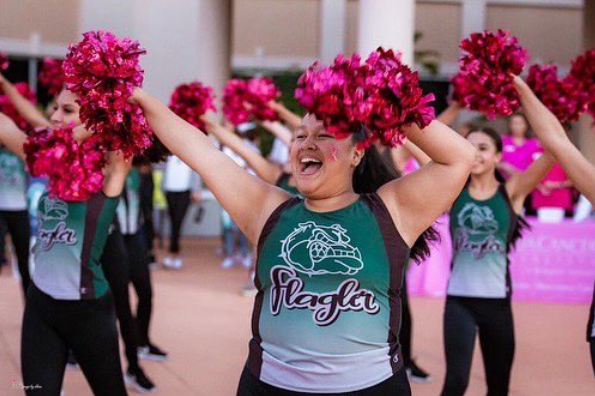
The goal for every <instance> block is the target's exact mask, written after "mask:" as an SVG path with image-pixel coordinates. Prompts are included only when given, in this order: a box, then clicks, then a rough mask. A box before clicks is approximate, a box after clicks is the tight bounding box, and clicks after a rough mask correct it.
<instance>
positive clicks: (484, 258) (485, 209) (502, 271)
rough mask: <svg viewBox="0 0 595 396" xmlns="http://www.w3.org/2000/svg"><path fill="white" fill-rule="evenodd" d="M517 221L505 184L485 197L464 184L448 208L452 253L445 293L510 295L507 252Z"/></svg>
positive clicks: (497, 296) (451, 294)
mask: <svg viewBox="0 0 595 396" xmlns="http://www.w3.org/2000/svg"><path fill="white" fill-rule="evenodd" d="M518 222H519V217H518V215H517V214H516V213H515V212H514V210H513V209H512V206H511V204H510V200H509V198H508V193H507V192H506V189H505V187H504V184H500V186H499V187H498V191H497V192H496V194H494V195H493V196H492V197H490V198H488V199H485V200H477V199H475V198H473V197H471V195H470V194H469V188H468V187H465V189H464V190H463V191H462V192H461V194H460V195H459V197H458V198H457V199H456V201H455V203H454V204H453V207H452V209H451V211H450V233H451V237H452V246H453V257H452V272H451V274H450V278H449V281H448V295H450V296H462V297H480V298H507V297H509V296H510V293H511V283H510V274H509V272H508V266H509V262H508V252H509V244H510V241H511V239H512V235H513V233H514V231H515V230H516V228H517V227H518Z"/></svg>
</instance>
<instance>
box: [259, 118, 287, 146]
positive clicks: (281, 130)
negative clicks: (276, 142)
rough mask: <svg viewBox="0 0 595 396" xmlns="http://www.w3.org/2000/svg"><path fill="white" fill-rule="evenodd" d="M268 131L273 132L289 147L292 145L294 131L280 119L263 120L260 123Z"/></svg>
mask: <svg viewBox="0 0 595 396" xmlns="http://www.w3.org/2000/svg"><path fill="white" fill-rule="evenodd" d="M260 125H262V126H263V127H264V128H265V129H266V130H267V131H269V132H271V133H272V134H273V135H274V136H275V137H276V138H278V139H280V140H281V141H282V142H283V143H285V145H286V146H287V147H289V146H290V145H291V139H292V138H293V133H292V132H291V131H290V130H289V129H288V128H287V127H286V126H285V125H283V124H281V123H280V122H279V121H263V122H261V123H260Z"/></svg>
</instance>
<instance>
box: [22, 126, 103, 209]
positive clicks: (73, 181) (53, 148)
mask: <svg viewBox="0 0 595 396" xmlns="http://www.w3.org/2000/svg"><path fill="white" fill-rule="evenodd" d="M23 148H24V150H25V153H26V154H27V166H28V168H29V171H30V172H31V174H32V175H34V176H42V177H43V176H46V177H47V178H48V179H49V183H48V190H49V192H50V195H51V196H53V197H58V198H60V199H62V200H65V201H71V202H78V201H86V200H87V199H89V197H90V196H91V195H93V194H95V193H97V192H99V191H101V189H102V187H103V171H102V169H103V167H104V166H105V163H106V162H105V155H104V150H103V149H101V147H100V143H99V142H98V136H97V135H95V136H93V137H91V138H90V139H88V140H87V141H86V142H84V143H83V144H81V145H79V144H78V143H77V142H76V141H75V140H74V136H73V133H72V128H68V127H67V128H56V129H52V128H41V129H37V130H35V131H34V132H32V133H31V134H29V136H28V138H27V141H26V142H25V145H24V146H23Z"/></svg>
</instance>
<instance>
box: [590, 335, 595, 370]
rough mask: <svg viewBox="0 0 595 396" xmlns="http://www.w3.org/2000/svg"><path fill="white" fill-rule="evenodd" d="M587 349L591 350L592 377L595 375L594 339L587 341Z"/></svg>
mask: <svg viewBox="0 0 595 396" xmlns="http://www.w3.org/2000/svg"><path fill="white" fill-rule="evenodd" d="M589 348H590V350H591V366H593V375H595V338H594V339H592V340H591V341H589Z"/></svg>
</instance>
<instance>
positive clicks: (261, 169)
mask: <svg viewBox="0 0 595 396" xmlns="http://www.w3.org/2000/svg"><path fill="white" fill-rule="evenodd" d="M205 122H206V124H207V131H208V132H209V133H210V134H212V135H213V136H215V137H216V138H217V140H219V141H220V142H221V143H222V144H223V145H224V146H227V147H229V148H230V149H232V150H233V151H234V152H235V153H236V154H238V155H239V156H240V157H242V158H243V159H244V161H246V162H247V163H248V166H250V168H252V169H254V171H255V172H256V174H257V175H258V177H260V178H261V179H262V180H264V181H265V182H267V183H269V184H273V185H274V184H275V183H276V182H277V180H279V177H281V173H282V171H281V168H279V167H278V166H277V165H274V164H271V163H270V162H269V161H267V160H266V159H265V158H264V157H263V156H262V155H260V154H258V153H257V152H256V151H254V150H252V149H251V148H250V147H248V145H246V143H244V141H243V140H242V139H241V138H240V137H239V136H237V135H235V134H234V133H233V132H232V131H230V130H229V129H227V128H226V127H224V126H223V125H220V124H217V123H214V122H211V121H208V120H206V121H205Z"/></svg>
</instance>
